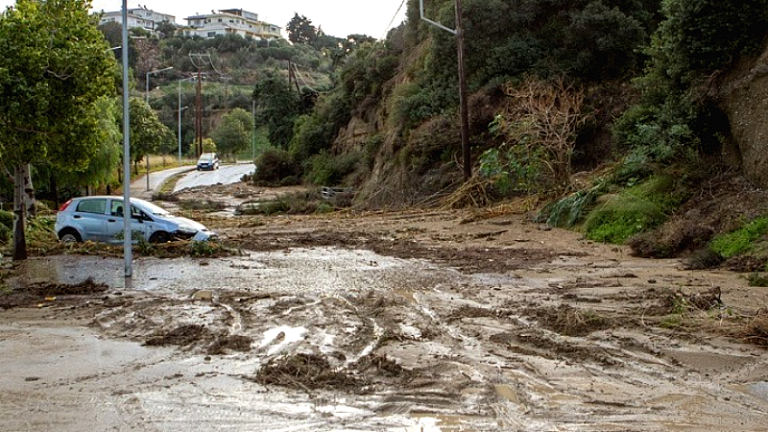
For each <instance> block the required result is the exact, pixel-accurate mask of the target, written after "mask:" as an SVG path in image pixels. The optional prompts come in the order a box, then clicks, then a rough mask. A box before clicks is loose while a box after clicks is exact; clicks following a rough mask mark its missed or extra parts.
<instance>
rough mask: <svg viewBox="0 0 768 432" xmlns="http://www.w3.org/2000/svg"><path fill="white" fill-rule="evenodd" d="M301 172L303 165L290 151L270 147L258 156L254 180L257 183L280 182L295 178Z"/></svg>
mask: <svg viewBox="0 0 768 432" xmlns="http://www.w3.org/2000/svg"><path fill="white" fill-rule="evenodd" d="M300 174H301V167H300V166H299V164H298V163H297V162H296V161H295V160H294V159H293V156H291V154H290V153H288V152H287V151H286V150H281V149H277V148H271V147H270V148H267V149H264V150H263V151H262V152H261V154H260V155H259V156H258V157H257V158H256V171H255V173H254V175H253V180H254V183H256V184H279V183H280V182H282V181H283V179H286V178H293V179H295V178H297V177H298V176H299V175H300Z"/></svg>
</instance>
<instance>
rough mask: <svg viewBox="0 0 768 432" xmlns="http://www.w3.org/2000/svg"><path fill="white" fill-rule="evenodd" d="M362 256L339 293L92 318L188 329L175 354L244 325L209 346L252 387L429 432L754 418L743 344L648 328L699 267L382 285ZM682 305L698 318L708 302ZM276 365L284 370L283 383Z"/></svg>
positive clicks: (762, 368)
mask: <svg viewBox="0 0 768 432" xmlns="http://www.w3.org/2000/svg"><path fill="white" fill-rule="evenodd" d="M588 259H589V257H586V258H585V261H587V260H588ZM422 264H423V263H422ZM255 267H256V266H255ZM283 267H284V268H289V269H290V265H288V264H285V263H283ZM369 267H370V269H369V270H368V271H371V273H368V274H364V275H362V277H360V278H359V279H357V280H356V281H352V282H350V283H349V284H348V285H349V286H352V287H353V288H352V289H346V290H344V289H342V288H344V287H345V284H346V282H344V278H345V277H348V276H349V275H345V274H344V273H343V272H339V271H337V272H336V274H335V275H333V280H332V281H331V282H330V283H329V285H330V286H331V289H327V290H326V289H322V287H318V288H317V289H315V290H309V289H308V290H288V289H280V288H279V287H276V286H275V285H277V284H274V285H267V284H264V283H261V282H260V284H259V286H269V291H265V290H264V289H263V288H260V289H254V290H251V291H249V290H231V291H227V290H219V291H217V292H216V296H215V298H216V301H215V302H214V301H207V300H204V299H194V298H190V297H189V296H186V297H185V296H182V295H178V296H175V297H174V296H168V297H165V298H151V299H141V298H136V299H133V300H126V301H125V302H124V304H123V305H122V306H117V307H112V308H109V309H106V310H105V311H104V313H103V314H101V315H100V316H99V317H98V319H97V320H96V322H97V323H98V324H100V325H101V327H102V329H103V331H104V332H105V333H106V334H109V335H115V336H121V337H124V336H128V337H132V338H135V339H137V340H140V341H145V340H147V338H149V337H152V336H153V335H156V334H157V333H158V332H160V333H162V332H164V334H166V335H167V334H170V333H172V331H173V330H175V329H178V328H182V327H183V326H187V325H191V324H196V325H202V326H204V327H205V328H206V332H201V333H200V334H199V335H198V336H196V337H197V339H193V340H190V341H188V340H187V339H182V340H183V341H188V342H185V343H183V344H179V355H191V356H199V355H203V354H205V353H207V350H208V349H209V347H210V346H211V344H213V343H214V342H215V341H216V340H218V339H222V338H225V337H228V336H233V335H235V334H240V335H243V336H247V337H249V338H250V339H251V342H250V343H248V345H247V346H246V347H245V349H244V350H236V349H234V347H232V346H229V345H225V346H224V347H223V348H222V350H221V352H220V353H217V354H214V355H213V356H214V360H215V361H216V362H220V363H222V364H228V363H227V362H235V361H241V362H245V363H247V364H248V365H249V367H250V368H251V369H250V370H248V371H247V372H245V373H243V372H242V370H243V369H242V366H238V367H239V369H238V370H240V371H241V372H239V373H238V374H237V375H234V374H232V375H229V376H232V377H236V378H237V379H240V380H243V381H246V382H248V383H251V382H253V381H254V380H255V381H256V382H259V381H258V377H259V374H260V371H262V370H263V367H264V366H265V365H273V366H275V367H274V368H273V369H271V370H272V371H274V373H275V376H274V377H272V378H274V381H270V382H269V383H268V384H263V385H268V386H271V387H272V388H275V387H286V388H288V389H293V390H296V391H299V392H302V393H306V395H307V397H314V395H316V394H323V395H325V396H323V397H327V395H332V396H330V398H333V397H339V398H341V397H343V398H345V400H347V401H348V402H347V403H348V405H349V406H352V407H357V408H359V409H365V410H366V412H367V413H368V414H365V415H367V416H375V417H376V418H378V419H388V418H395V417H397V418H403V417H406V418H408V419H411V420H413V419H415V418H419V419H422V420H423V419H425V418H428V419H432V420H434V421H436V422H438V423H440V424H442V425H443V426H444V427H443V429H442V430H444V431H450V430H459V429H460V428H470V429H475V430H526V431H528V430H530V431H537V430H577V431H579V430H586V431H592V430H601V431H624V430H627V428H628V425H630V426H629V428H630V429H629V430H643V431H662V430H674V427H676V425H679V426H681V427H683V426H686V425H693V426H690V427H693V428H694V429H696V430H701V431H716V430H717V431H719V430H723V428H722V425H723V424H732V425H735V426H734V428H733V429H732V430H744V431H746V430H757V429H754V428H755V427H759V425H760V424H761V421H762V420H764V418H765V416H766V413H768V408H766V402H765V400H761V399H759V398H756V397H755V396H754V395H753V394H752V393H750V390H749V389H750V387H749V386H750V385H752V384H751V383H752V382H754V381H759V380H761V379H763V378H761V377H762V376H765V375H764V373H766V372H768V364H766V361H765V360H761V359H760V357H759V354H760V353H761V351H760V350H759V349H756V348H753V347H747V346H735V345H727V344H723V343H721V342H720V341H715V340H711V339H707V338H705V337H701V336H697V335H693V334H690V333H688V334H687V335H684V334H682V333H681V332H677V331H675V329H674V328H667V327H664V325H663V324H664V323H665V322H666V321H665V320H667V319H668V318H669V317H670V316H671V315H674V314H671V312H670V311H671V309H670V307H671V306H674V305H673V303H674V302H675V301H679V300H681V299H682V300H685V301H689V302H693V301H694V300H696V299H697V298H701V296H699V297H695V296H689V295H688V294H686V295H684V296H681V295H679V294H678V293H677V291H676V289H677V287H683V288H686V289H689V290H690V291H693V292H694V294H702V293H705V292H706V289H704V288H708V286H707V284H704V283H703V282H702V280H701V278H704V276H702V277H701V278H699V279H696V278H691V277H690V276H688V275H684V274H683V275H681V274H679V273H675V272H674V271H672V270H670V269H661V270H662V271H659V270H660V269H659V268H651V269H648V270H647V271H646V270H643V269H642V268H633V267H623V268H619V267H618V264H617V263H613V264H611V263H608V264H606V263H604V262H595V263H594V264H593V265H591V266H590V265H589V262H580V261H578V259H576V258H573V257H568V258H567V259H563V260H559V261H557V263H556V264H551V265H549V266H544V265H542V264H540V263H538V262H537V268H534V269H528V270H521V271H517V272H515V273H509V274H502V275H499V274H497V275H494V276H493V277H486V276H483V275H464V274H462V273H460V272H458V271H455V270H452V269H443V268H437V269H436V268H434V267H429V266H427V267H426V268H424V269H420V270H416V271H413V270H407V271H404V270H402V269H400V268H396V269H395V270H396V271H394V270H393V271H392V273H391V274H387V278H389V279H388V281H387V284H382V283H381V282H380V281H377V280H376V276H372V275H378V274H379V273H372V272H373V271H374V270H372V269H373V268H374V267H377V266H369ZM539 267H540V268H539ZM259 268H261V267H259ZM375 271H379V270H378V268H377V269H376V270H375ZM643 271H646V273H643ZM648 272H654V273H655V274H654V276H653V277H652V278H651V277H648V276H646V274H647V273H648ZM400 273H402V274H400ZM415 273H419V274H420V275H421V276H419V277H415V276H414V275H415ZM667 273H668V274H667ZM629 274H633V275H634V274H638V275H640V276H635V277H629V276H628V275H629ZM425 275H426V276H425ZM361 280H362V281H363V282H361ZM651 280H653V281H654V282H650V281H651ZM260 281H261V279H260ZM374 282H375V283H374ZM382 285H386V286H382ZM369 286H370V288H368V287H369ZM361 287H366V288H365V289H363V288H361ZM666 287H675V289H671V288H670V289H667V288H666ZM725 300H726V301H727V300H728V299H727V298H725ZM696 301H698V300H696ZM638 310H642V311H643V312H642V313H643V315H642V317H643V319H637V317H638V316H640V315H639V313H638ZM689 313H690V314H691V315H693V314H698V315H701V318H702V319H707V314H717V313H719V309H717V308H715V309H707V310H693V309H691V310H689ZM276 329H278V331H277V332H276V331H275V330H276ZM161 330H162V331H161ZM294 331H295V332H296V333H295V334H293V333H291V332H294ZM269 332H271V333H269ZM281 334H282V335H281ZM709 337H710V338H711V337H712V335H710V336H709ZM170 340H172V339H170V338H169V341H170ZM731 363H732V364H733V367H729V364H731ZM743 370H746V371H748V373H743V372H742V371H743ZM287 371H292V372H299V373H298V375H292V376H291V377H290V379H283V378H284V377H283V376H282V375H281V374H284V373H286V372H287ZM218 373H220V374H227V372H218ZM432 420H430V421H432ZM438 420H439V421H438ZM275 424H277V423H275ZM320 424H323V423H322V422H321V423H320ZM451 425H457V426H456V428H455V429H452V426H451ZM329 427H330V426H329ZM318 429H319V430H322V429H323V427H322V426H319V427H318Z"/></svg>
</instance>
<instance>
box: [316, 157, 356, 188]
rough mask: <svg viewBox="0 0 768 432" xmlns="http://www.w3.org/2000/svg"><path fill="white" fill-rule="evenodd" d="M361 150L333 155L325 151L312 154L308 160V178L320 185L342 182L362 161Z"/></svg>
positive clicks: (333, 184)
mask: <svg viewBox="0 0 768 432" xmlns="http://www.w3.org/2000/svg"><path fill="white" fill-rule="evenodd" d="M360 159H361V155H360V153H359V152H353V153H345V154H341V155H337V156H331V155H329V154H327V153H325V152H323V153H320V154H318V155H315V156H312V157H311V158H310V159H309V161H308V164H307V165H308V167H307V175H306V180H307V181H308V182H309V183H311V184H314V185H318V186H335V185H339V184H342V182H343V180H344V178H345V177H346V176H348V175H349V174H352V173H353V172H354V171H355V168H357V165H358V163H359V162H360Z"/></svg>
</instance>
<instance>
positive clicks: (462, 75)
mask: <svg viewBox="0 0 768 432" xmlns="http://www.w3.org/2000/svg"><path fill="white" fill-rule="evenodd" d="M456 45H457V47H456V52H457V56H458V58H459V116H460V117H461V152H462V156H463V159H464V181H465V182H466V181H468V180H469V179H470V178H471V177H472V155H471V153H470V148H469V108H468V107H467V75H466V72H465V69H464V26H463V24H462V14H461V0H456Z"/></svg>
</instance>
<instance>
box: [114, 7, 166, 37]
mask: <svg viewBox="0 0 768 432" xmlns="http://www.w3.org/2000/svg"><path fill="white" fill-rule="evenodd" d="M127 15H128V27H129V28H142V29H144V30H147V31H148V32H150V33H154V32H155V31H156V29H157V26H158V25H159V24H160V23H163V22H169V23H171V24H176V17H175V16H173V15H169V14H165V13H162V12H156V11H153V10H152V9H148V8H147V7H146V6H142V5H139V7H137V8H132V9H128V14H127ZM110 22H116V23H118V24H120V25H122V24H123V12H122V11H113V12H103V11H102V12H101V19H100V21H99V24H100V25H101V24H106V23H110Z"/></svg>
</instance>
